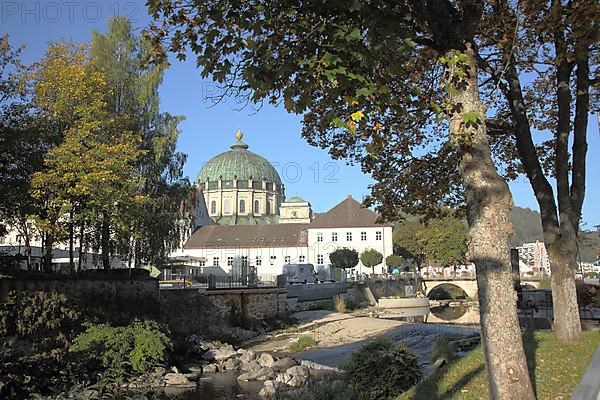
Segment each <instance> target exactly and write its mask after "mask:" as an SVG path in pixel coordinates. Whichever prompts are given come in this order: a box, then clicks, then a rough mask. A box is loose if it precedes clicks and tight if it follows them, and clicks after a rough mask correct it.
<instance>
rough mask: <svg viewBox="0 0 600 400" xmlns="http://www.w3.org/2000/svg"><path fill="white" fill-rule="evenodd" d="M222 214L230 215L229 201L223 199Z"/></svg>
mask: <svg viewBox="0 0 600 400" xmlns="http://www.w3.org/2000/svg"><path fill="white" fill-rule="evenodd" d="M223 208H224V210H223V211H224V212H225V214H230V213H231V200H229V199H225V203H224V206H223Z"/></svg>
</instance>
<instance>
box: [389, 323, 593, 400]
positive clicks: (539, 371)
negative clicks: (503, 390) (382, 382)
mask: <svg viewBox="0 0 600 400" xmlns="http://www.w3.org/2000/svg"><path fill="white" fill-rule="evenodd" d="M523 344H524V346H525V352H526V354H527V364H528V367H529V374H530V376H531V378H532V384H533V385H534V390H535V392H536V396H537V398H538V400H541V399H548V400H560V399H569V398H570V397H571V395H572V394H573V392H574V391H575V387H576V386H577V384H578V383H579V380H580V379H581V377H582V376H583V373H584V371H585V369H586V368H587V366H588V364H589V362H590V360H591V359H592V356H593V355H594V352H595V351H596V348H598V346H600V333H598V332H593V331H591V332H584V333H583V336H582V337H581V339H579V340H578V341H576V342H574V343H567V344H565V343H561V342H559V341H558V340H557V339H556V337H555V335H554V333H553V332H535V333H534V334H531V333H526V334H525V335H524V337H523ZM487 398H488V390H487V377H486V373H485V368H484V365H483V358H482V352H481V347H478V348H477V349H475V350H473V351H471V352H470V353H469V354H467V355H466V356H465V357H463V358H460V359H457V360H456V361H454V362H452V363H450V364H449V365H448V366H446V367H443V368H442V369H440V370H438V371H437V372H436V373H434V374H433V375H431V376H430V377H429V378H427V379H425V380H424V381H422V382H421V383H420V384H418V385H417V386H415V387H413V388H412V389H410V390H409V391H408V392H406V393H403V394H402V395H400V396H398V397H397V400H409V399H411V400H412V399H414V400H421V399H424V400H438V399H440V400H441V399H455V400H474V399H487Z"/></svg>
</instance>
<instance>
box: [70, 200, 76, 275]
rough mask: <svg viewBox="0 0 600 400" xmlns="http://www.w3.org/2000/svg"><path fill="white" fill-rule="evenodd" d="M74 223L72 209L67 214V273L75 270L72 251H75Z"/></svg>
mask: <svg viewBox="0 0 600 400" xmlns="http://www.w3.org/2000/svg"><path fill="white" fill-rule="evenodd" d="M74 241H75V225H74V224H73V210H71V214H70V216H69V273H71V274H73V273H74V272H75V262H74V257H73V252H74V251H75V245H74Z"/></svg>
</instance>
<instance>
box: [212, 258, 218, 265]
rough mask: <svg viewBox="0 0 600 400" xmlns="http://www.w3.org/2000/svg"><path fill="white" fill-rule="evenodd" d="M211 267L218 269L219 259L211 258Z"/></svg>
mask: <svg viewBox="0 0 600 400" xmlns="http://www.w3.org/2000/svg"><path fill="white" fill-rule="evenodd" d="M213 266H214V267H218V266H219V257H213Z"/></svg>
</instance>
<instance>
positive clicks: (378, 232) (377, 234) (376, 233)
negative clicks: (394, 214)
mask: <svg viewBox="0 0 600 400" xmlns="http://www.w3.org/2000/svg"><path fill="white" fill-rule="evenodd" d="M381 236H382V235H381V231H377V232H375V240H381Z"/></svg>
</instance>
